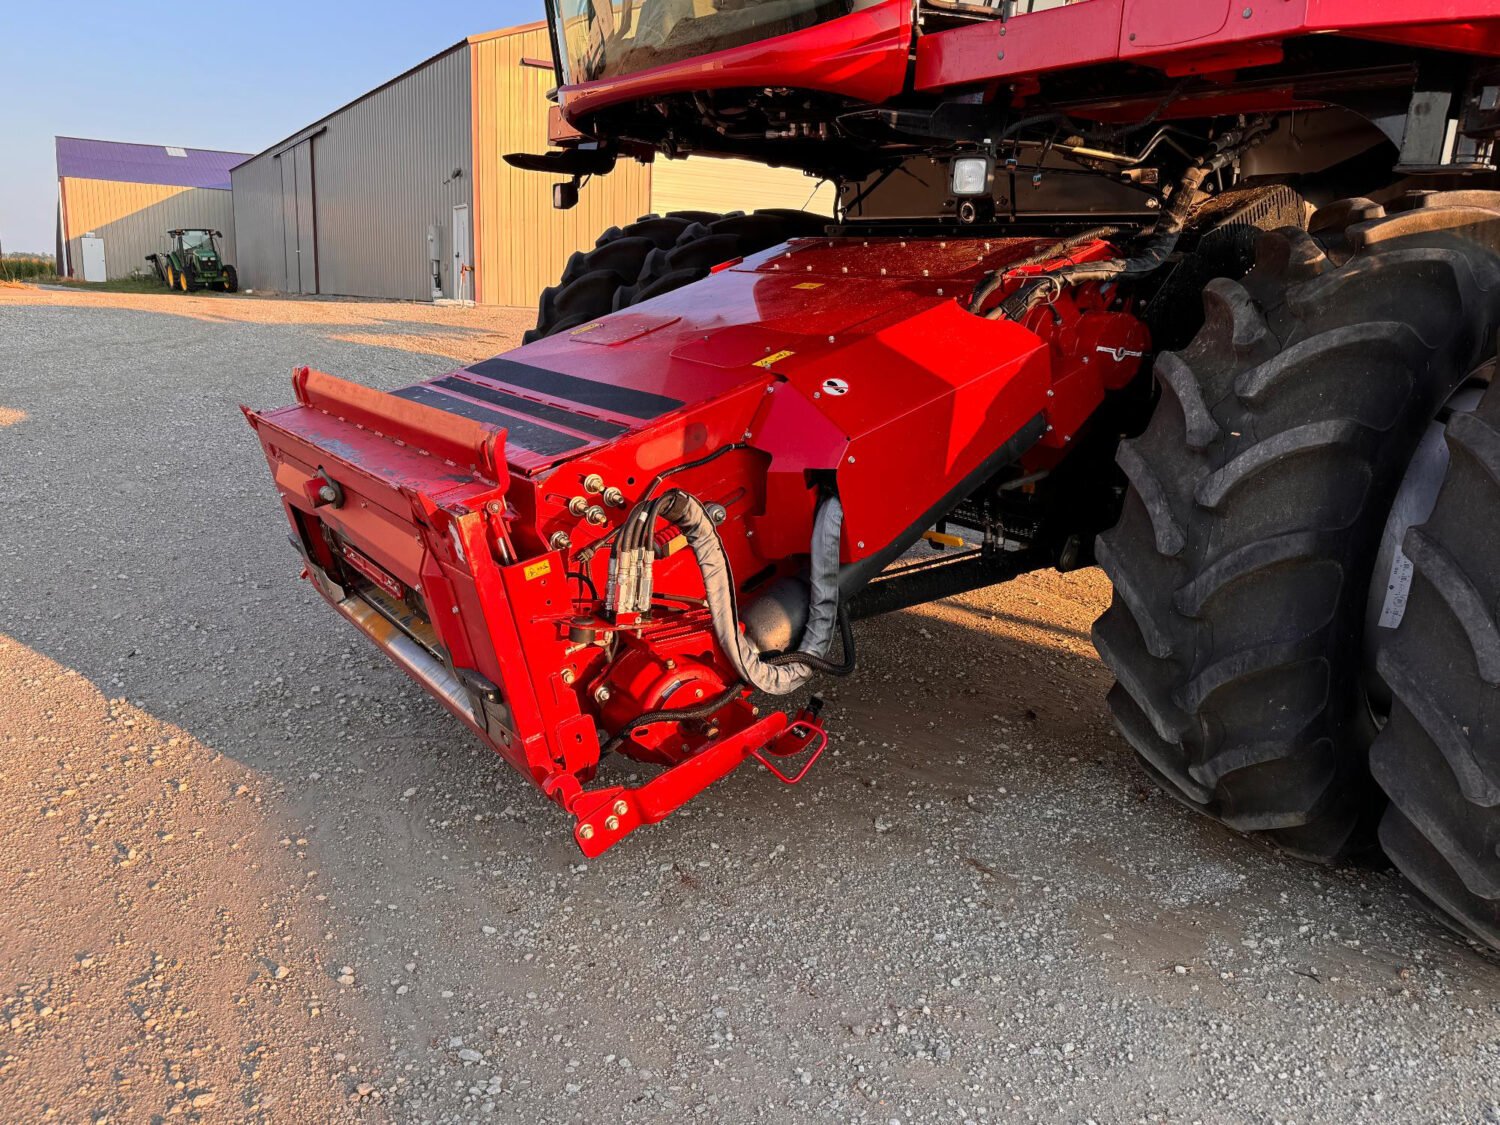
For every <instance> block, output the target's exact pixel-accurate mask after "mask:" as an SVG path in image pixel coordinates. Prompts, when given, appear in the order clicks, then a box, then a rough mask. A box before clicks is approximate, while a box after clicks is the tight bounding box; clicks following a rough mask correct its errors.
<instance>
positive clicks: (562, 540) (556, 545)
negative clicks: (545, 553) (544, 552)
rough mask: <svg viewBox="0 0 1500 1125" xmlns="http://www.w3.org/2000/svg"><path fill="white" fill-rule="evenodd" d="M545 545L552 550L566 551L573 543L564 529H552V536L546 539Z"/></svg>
mask: <svg viewBox="0 0 1500 1125" xmlns="http://www.w3.org/2000/svg"><path fill="white" fill-rule="evenodd" d="M547 545H548V546H549V547H551V548H552V549H553V550H554V551H566V550H567V549H568V548H569V547H571V546H572V545H573V540H572V539H570V538H569V537H568V533H567V532H566V531H554V532H553V533H552V538H550V539H548V540H547Z"/></svg>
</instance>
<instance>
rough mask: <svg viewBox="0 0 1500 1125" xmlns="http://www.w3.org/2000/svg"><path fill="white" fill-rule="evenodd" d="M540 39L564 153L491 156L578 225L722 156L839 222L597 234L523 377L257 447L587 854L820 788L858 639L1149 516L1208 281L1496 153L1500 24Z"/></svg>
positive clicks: (322, 563)
mask: <svg viewBox="0 0 1500 1125" xmlns="http://www.w3.org/2000/svg"><path fill="white" fill-rule="evenodd" d="M551 9H552V10H551V12H550V17H551V22H552V28H553V39H554V46H555V57H556V60H557V66H558V81H559V89H558V92H557V103H558V111H557V113H556V114H555V115H554V117H555V123H556V126H557V127H556V129H555V130H554V132H555V139H556V141H557V142H558V147H555V148H553V149H551V150H549V151H548V152H545V153H533V154H511V156H510V157H509V159H510V160H511V162H512V163H513V164H516V165H518V166H521V167H525V168H529V169H533V170H536V171H538V172H543V173H551V174H553V175H554V176H557V177H561V179H560V180H559V181H558V184H559V187H558V191H557V193H556V195H555V201H556V202H557V204H558V205H559V206H568V205H571V204H573V203H575V202H576V201H577V198H578V193H579V190H580V189H581V190H583V191H587V184H586V181H587V178H588V177H591V176H597V175H601V174H607V173H608V171H609V170H610V169H611V168H613V166H614V165H615V164H616V163H617V162H618V161H622V160H629V159H640V160H653V159H655V160H660V159H668V158H674V157H680V156H685V155H688V154H692V153H700V154H713V155H719V156H732V157H739V158H743V159H749V160H757V161H762V162H766V163H774V164H779V165H786V166H792V167H797V168H801V169H803V170H805V171H807V172H808V173H809V174H810V175H812V176H814V177H818V178H824V179H829V180H832V181H834V183H835V187H836V191H837V201H838V202H837V205H836V213H835V214H833V215H831V216H825V217H823V218H822V219H818V220H814V219H812V218H810V217H808V216H806V215H790V214H787V213H782V212H760V213H756V214H753V215H744V214H741V213H730V214H728V215H724V216H719V215H708V214H704V213H696V212H695V213H678V214H673V215H667V216H660V217H647V218H646V219H643V220H640V221H638V222H636V223H632V224H629V225H627V226H624V227H621V228H616V229H612V230H610V231H607V232H605V234H604V235H603V236H601V238H600V240H599V243H598V245H597V246H596V247H595V248H594V249H592V250H588V251H585V252H580V254H578V255H575V257H574V259H573V260H572V261H571V262H570V263H569V264H568V266H567V268H566V270H565V271H564V273H563V279H562V282H561V283H560V285H559V286H556V287H554V288H552V289H549V290H548V291H547V293H546V294H544V296H543V299H542V302H541V309H540V313H539V320H538V326H537V328H536V329H535V330H534V331H533V332H532V333H530V334H529V336H528V341H529V342H528V343H527V344H526V345H525V346H523V347H520V348H517V349H516V350H514V351H511V352H508V353H506V354H504V355H502V356H498V357H496V358H494V359H490V360H486V361H484V362H482V363H476V364H473V365H471V366H469V367H466V368H463V369H460V370H458V371H455V372H453V373H451V374H449V375H445V376H443V377H442V378H438V379H434V380H432V381H429V382H426V383H423V384H420V385H417V386H413V387H408V388H406V389H403V390H398V391H395V392H393V393H383V392H378V391H374V390H370V389H367V388H364V387H362V386H359V385H356V384H355V383H352V382H347V381H345V380H343V379H339V378H336V377H334V376H331V375H328V374H323V373H319V372H316V371H308V370H303V371H299V372H298V373H297V374H296V376H295V380H294V384H295V389H296V398H297V402H296V405H293V406H290V407H287V408H284V409H279V410H270V411H264V412H257V411H247V415H248V417H249V419H250V421H251V424H252V425H253V426H254V427H255V429H256V432H257V434H258V435H259V438H260V441H261V443H262V445H263V446H264V448H265V453H266V456H267V458H268V460H269V462H270V465H271V469H272V472H273V475H274V477H275V481H276V486H277V488H278V490H279V492H280V495H281V498H282V500H283V503H284V505H285V508H286V513H287V515H288V517H289V518H290V520H291V525H292V529H293V535H292V541H293V544H294V546H295V547H296V549H297V550H298V551H299V552H300V553H301V555H302V556H303V560H304V565H305V568H306V569H305V572H306V575H307V576H308V577H309V578H310V579H311V580H312V582H313V584H314V585H315V586H316V588H317V589H318V590H319V592H320V593H321V594H322V595H323V596H324V597H325V598H326V599H327V600H328V601H329V602H331V603H332V604H333V605H334V606H335V608H337V609H338V610H339V612H341V613H342V614H343V615H344V616H346V617H347V618H349V620H350V621H351V622H353V623H354V624H355V625H356V626H357V627H358V628H360V629H361V630H363V631H364V632H365V633H366V634H368V635H369V636H370V637H371V638H372V639H373V640H374V641H375V642H376V643H377V644H378V645H380V646H381V647H382V648H384V649H385V650H386V651H387V652H388V653H389V654H390V655H391V657H392V658H393V659H394V660H395V661H396V662H397V663H398V664H400V665H401V667H402V668H403V669H404V670H405V671H406V672H407V673H408V674H409V675H411V676H412V677H414V678H415V679H416V680H418V681H419V682H420V683H421V684H423V685H424V686H425V687H426V688H427V689H428V690H429V691H431V692H432V693H433V694H434V695H435V696H436V697H437V698H438V699H440V700H441V701H442V702H443V703H444V704H445V705H446V706H447V707H448V708H449V709H450V710H452V711H453V712H454V713H455V714H456V715H458V716H459V718H461V719H462V720H463V721H464V722H466V723H467V724H468V725H469V726H470V727H471V728H473V730H474V731H475V732H476V733H477V734H478V735H479V736H480V737H481V738H483V739H484V740H485V741H486V742H488V743H489V744H490V745H491V746H492V747H493V748H494V749H495V750H496V751H497V752H498V753H500V754H501V755H503V756H504V757H505V758H506V759H507V760H509V761H510V762H511V763H512V764H513V765H514V766H515V767H516V768H517V769H519V770H520V771H522V772H523V773H525V774H526V775H527V776H529V777H530V778H531V779H532V780H533V781H534V782H535V783H536V784H537V785H538V786H539V787H540V788H541V789H542V791H543V792H544V793H545V794H546V795H547V796H549V797H551V798H552V799H553V800H554V801H556V802H557V803H558V804H560V805H561V806H563V808H565V809H566V810H568V812H569V813H571V814H572V815H573V817H574V818H575V829H574V831H575V836H576V838H577V841H578V843H579V845H580V846H581V847H582V848H583V850H584V851H585V852H586V853H588V854H590V855H593V854H597V853H599V852H601V851H603V850H605V849H606V848H608V847H610V846H611V845H613V844H614V843H617V842H618V841H619V840H620V839H621V838H622V837H623V836H624V835H625V834H627V833H629V832H631V831H632V830H634V829H635V828H637V827H639V826H640V825H642V824H645V823H650V822H654V821H657V820H659V819H661V818H662V817H663V816H665V815H666V814H668V813H669V812H671V811H672V810H673V809H674V808H676V807H677V806H679V805H680V804H682V803H683V802H684V801H685V800H687V799H688V798H690V797H691V796H693V795H694V794H695V793H697V792H699V791H700V790H702V789H703V788H704V787H705V786H707V785H709V784H711V783H712V782H713V781H714V780H716V779H718V778H720V777H722V776H724V775H725V774H726V773H728V772H729V771H730V770H732V769H734V768H735V767H737V766H738V765H740V764H742V763H744V762H745V761H746V760H747V759H749V758H756V759H758V760H759V762H760V763H761V764H762V765H763V766H764V767H766V769H767V770H768V771H770V772H771V773H773V774H775V775H776V776H778V777H780V778H781V779H782V780H784V781H794V780H796V779H798V778H799V777H800V776H801V774H802V772H804V771H805V769H806V767H807V766H808V765H810V764H811V761H812V760H813V759H815V758H816V756H817V755H818V754H819V753H820V752H821V749H822V747H823V745H824V743H825V741H826V735H825V733H824V731H823V729H822V727H821V720H820V719H819V716H818V713H817V711H818V706H817V704H816V702H815V698H813V699H810V698H809V697H810V694H811V691H812V688H813V687H814V686H815V681H816V680H818V679H819V678H820V677H823V676H826V675H833V674H840V673H844V672H847V671H849V669H850V668H851V667H852V665H853V663H854V656H855V648H854V632H855V630H854V628H853V626H852V625H851V621H853V620H856V619H857V618H859V617H861V616H865V615H868V614H871V613H878V612H883V611H886V610H889V609H895V608H900V607H902V606H907V605H912V604H916V603H918V602H921V601H926V600H930V599H932V598H936V597H942V596H945V595H948V594H952V593H955V592H959V591H962V590H965V589H970V588H974V587H977V586H980V585H987V584H990V583H993V582H996V581H999V580H1001V579H1003V578H1005V577H1008V576H1011V575H1014V574H1016V573H1019V572H1021V571H1023V570H1026V569H1033V568H1036V567H1040V566H1050V565H1056V566H1062V567H1065V568H1066V567H1073V566H1080V565H1088V564H1091V563H1092V562H1093V561H1094V543H1095V535H1096V533H1097V532H1099V531H1100V530H1102V529H1104V528H1107V527H1109V526H1110V525H1111V524H1112V523H1113V522H1114V521H1115V519H1116V518H1117V517H1118V516H1119V513H1120V510H1121V504H1122V498H1123V497H1124V496H1125V495H1126V494H1127V486H1129V487H1132V488H1135V489H1136V490H1137V491H1138V492H1140V493H1141V494H1143V495H1144V496H1145V503H1146V505H1147V507H1148V508H1150V506H1151V505H1152V504H1154V503H1156V502H1157V500H1158V499H1159V497H1158V496H1156V495H1155V494H1152V493H1151V489H1152V488H1153V487H1155V488H1157V489H1158V491H1159V490H1160V485H1159V484H1153V482H1152V480H1151V479H1150V478H1149V474H1146V473H1142V472H1138V471H1135V470H1134V469H1133V468H1132V465H1133V463H1131V462H1129V454H1128V453H1125V454H1122V455H1121V457H1122V460H1121V462H1120V464H1121V465H1123V466H1124V467H1125V470H1126V472H1125V473H1121V472H1120V471H1119V469H1117V468H1116V467H1115V464H1114V461H1115V455H1116V447H1117V446H1118V444H1119V439H1120V436H1121V435H1122V434H1124V433H1129V432H1139V430H1140V429H1141V427H1142V425H1143V424H1144V418H1145V412H1146V411H1148V410H1149V409H1150V407H1151V404H1152V402H1153V400H1154V391H1153V384H1152V382H1151V380H1150V378H1149V376H1148V375H1147V370H1148V367H1149V364H1150V362H1151V356H1152V354H1153V352H1155V351H1157V350H1160V349H1162V348H1164V347H1174V348H1175V347H1181V346H1182V345H1184V344H1185V343H1186V342H1187V341H1188V340H1189V339H1190V338H1191V337H1192V335H1193V333H1194V332H1195V331H1197V330H1198V328H1199V327H1200V325H1201V324H1202V320H1203V314H1202V301H1201V293H1202V292H1203V290H1204V288H1205V286H1206V285H1208V282H1209V280H1210V279H1211V278H1214V277H1216V276H1223V275H1228V276H1233V277H1239V276H1243V275H1244V273H1245V271H1246V270H1247V269H1248V268H1249V267H1250V264H1251V261H1252V259H1253V257H1254V246H1255V243H1256V238H1257V236H1258V235H1260V234H1262V233H1263V232H1264V231H1267V230H1274V229H1281V228H1295V229H1302V228H1305V226H1306V223H1307V217H1308V215H1309V214H1310V213H1311V212H1312V211H1313V209H1314V206H1315V205H1317V204H1320V203H1323V202H1325V201H1326V200H1329V199H1332V198H1334V196H1335V195H1337V194H1338V193H1340V192H1341V191H1342V190H1343V188H1344V187H1345V186H1346V184H1347V182H1348V181H1349V178H1350V177H1358V176H1365V177H1368V179H1369V182H1370V183H1372V184H1376V186H1378V187H1379V189H1380V190H1382V191H1384V190H1388V189H1389V190H1395V189H1397V188H1400V187H1403V186H1409V185H1410V184H1411V183H1412V182H1413V181H1412V177H1418V176H1420V177H1429V179H1427V180H1423V181H1420V183H1423V184H1433V185H1438V186H1445V185H1449V184H1450V183H1453V182H1459V181H1462V179H1463V178H1464V177H1466V176H1467V177H1472V176H1475V175H1486V174H1488V173H1490V172H1493V166H1492V163H1491V161H1492V156H1493V152H1492V150H1493V143H1494V135H1495V131H1496V128H1497V127H1500V110H1497V109H1496V97H1495V90H1496V89H1497V88H1500V86H1496V85H1493V84H1490V74H1491V71H1490V69H1489V68H1490V64H1489V63H1488V62H1487V61H1486V59H1487V58H1488V57H1489V56H1490V55H1493V54H1500V18H1497V17H1500V3H1494V4H1469V3H1463V2H1450V3H1444V4H1441V5H1419V4H1416V3H1395V2H1374V0H1361V2H1358V3H1355V2H1352V0H1349V2H1345V0H1275V2H1274V3H1267V2H1265V0H1244V2H1241V0H1236V2H1235V3H1233V4H1229V3H1227V2H1223V0H1078V2H1075V3H1062V2H1049V0H1034V2H1031V3H1025V2H1023V3H1014V2H1011V3H1003V2H1002V3H997V4H989V3H971V2H968V0H941V2H939V0H932V2H928V3H916V4H913V3H910V2H902V0H873V2H859V0H831V2H824V0H768V2H757V0H716V2H715V3H714V4H713V5H711V6H705V5H702V4H698V5H684V4H682V3H679V2H677V0H626V2H625V3H624V4H623V5H622V4H609V3H604V2H602V0H551ZM1428 9H1431V11H1428ZM1437 9H1441V12H1438V11H1437ZM1455 59H1457V60H1460V61H1458V62H1454V60H1455ZM1372 169H1374V170H1373V171H1372ZM1377 181H1378V183H1377ZM811 183H812V182H811V181H809V186H810V187H811ZM1365 202H1368V201H1365ZM1370 206H1371V207H1372V208H1373V207H1374V206H1375V205H1374V204H1370ZM1370 213H1373V212H1370ZM1278 245H1279V246H1280V247H1281V249H1279V250H1278V249H1276V248H1274V247H1273V248H1272V249H1270V250H1267V249H1266V248H1265V246H1264V245H1263V246H1262V259H1263V263H1264V262H1267V261H1270V258H1275V257H1276V254H1278V253H1279V254H1281V257H1282V259H1285V260H1282V261H1281V265H1282V266H1283V267H1285V266H1286V262H1287V261H1290V260H1292V259H1294V258H1296V255H1298V254H1302V255H1304V257H1305V256H1306V254H1307V253H1310V252H1309V251H1308V250H1307V247H1306V245H1305V244H1304V243H1303V242H1299V241H1295V240H1293V241H1291V242H1285V241H1284V242H1283V243H1281V244H1278ZM1287 246H1290V247H1291V249H1290V250H1288V249H1287ZM1267 255H1270V258H1267ZM1278 260H1280V259H1278ZM1297 260H1299V261H1300V260H1301V259H1297ZM1271 265H1275V262H1271ZM1215 284H1217V283H1215ZM1210 290H1211V291H1212V287H1210ZM1246 339H1247V340H1248V339H1249V338H1248V337H1247V338H1246ZM1245 346H1249V344H1246V345H1245ZM1172 370H1173V371H1175V370H1176V369H1175V368H1174V369H1172ZM1172 385H1173V386H1176V385H1177V384H1176V383H1173V384H1172ZM1178 391H1179V393H1180V392H1181V388H1180V387H1178ZM1185 401H1187V402H1188V403H1189V406H1188V407H1186V408H1185V409H1188V410H1189V412H1190V422H1192V423H1193V433H1194V435H1195V436H1197V435H1199V434H1208V433H1209V432H1210V430H1209V427H1208V425H1207V423H1205V422H1204V421H1203V420H1202V419H1201V418H1198V417H1197V416H1196V415H1195V414H1192V413H1191V412H1192V411H1193V410H1196V405H1195V404H1196V400H1195V399H1192V398H1191V396H1189V397H1188V398H1187V399H1186V400H1185ZM1212 432H1213V433H1214V434H1217V433H1218V429H1217V428H1215V429H1214V430H1213V431H1212ZM1127 477H1128V479H1127ZM1152 510H1155V509H1152ZM1159 530H1160V542H1161V544H1162V546H1163V547H1164V548H1165V547H1170V546H1171V545H1172V542H1171V540H1172V538H1173V534H1174V533H1175V530H1176V529H1175V528H1174V527H1172V526H1170V525H1169V524H1167V523H1163V524H1161V525H1160V529H1159ZM954 531H958V532H961V533H962V534H961V535H953V534H952V532H954ZM924 535H926V536H927V537H929V538H930V539H931V540H933V542H934V546H946V547H947V548H948V550H946V551H944V552H943V553H941V554H937V553H934V554H931V555H930V556H927V557H925V558H924V559H923V560H920V561H917V562H911V561H910V556H908V551H909V550H910V548H911V547H912V546H913V545H914V544H916V543H918V542H919V540H921V539H922V538H923V537H924ZM903 560H904V561H903ZM1122 679H1123V677H1122ZM783 700H793V701H795V702H794V704H793V705H792V706H791V707H789V708H788V710H787V711H783V710H780V709H778V708H777V702H778V701H783ZM613 755H620V756H624V757H626V758H631V759H634V760H636V761H638V762H642V763H647V764H649V766H650V767H651V769H650V770H649V771H647V772H648V773H649V775H650V776H649V779H648V780H646V781H644V782H642V783H640V784H638V785H636V786H634V787H626V786H624V785H622V784H618V783H613V782H611V781H609V780H606V779H607V778H608V777H609V776H610V772H609V771H608V770H604V771H600V767H601V759H603V758H606V757H609V756H613ZM596 771H599V773H600V775H599V777H597V778H596ZM625 772H627V771H624V770H621V771H619V773H618V775H617V776H623V775H624V773H625Z"/></svg>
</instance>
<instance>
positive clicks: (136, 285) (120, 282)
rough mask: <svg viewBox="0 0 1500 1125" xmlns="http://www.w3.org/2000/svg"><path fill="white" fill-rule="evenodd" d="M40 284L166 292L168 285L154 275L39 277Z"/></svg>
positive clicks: (93, 290)
mask: <svg viewBox="0 0 1500 1125" xmlns="http://www.w3.org/2000/svg"><path fill="white" fill-rule="evenodd" d="M33 280H35V281H36V282H37V284H39V285H62V286H66V287H67V288H69V289H84V290H87V291H88V292H90V293H165V292H167V287H166V286H165V285H163V284H162V283H161V282H159V281H157V280H156V278H154V277H143V276H136V277H117V278H115V279H113V280H112V281H79V280H78V279H77V278H74V277H57V276H56V275H54V276H52V277H38V278H35V279H33Z"/></svg>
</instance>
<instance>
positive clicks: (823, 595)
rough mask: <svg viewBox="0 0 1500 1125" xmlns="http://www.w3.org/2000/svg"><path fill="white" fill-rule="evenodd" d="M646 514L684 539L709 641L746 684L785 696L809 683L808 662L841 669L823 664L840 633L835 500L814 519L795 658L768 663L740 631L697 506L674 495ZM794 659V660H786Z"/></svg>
mask: <svg viewBox="0 0 1500 1125" xmlns="http://www.w3.org/2000/svg"><path fill="white" fill-rule="evenodd" d="M658 503H660V507H658ZM648 513H651V514H654V515H660V516H661V517H663V518H665V519H668V520H671V521H672V522H673V523H674V524H676V525H677V527H678V528H679V529H680V530H681V531H682V533H683V535H684V536H685V537H686V538H687V541H688V546H689V547H691V548H692V551H693V555H694V557H695V558H696V559H697V560H698V569H699V570H700V571H701V572H702V575H703V588H704V591H705V592H706V593H707V596H708V608H709V614H710V616H711V618H712V622H713V631H714V637H715V638H716V639H717V640H718V642H719V647H720V648H722V649H723V650H724V652H725V654H726V655H727V656H728V657H729V660H730V663H731V664H733V665H734V667H735V670H736V671H737V672H739V674H740V678H741V679H743V680H744V681H745V683H747V684H750V685H751V686H752V687H754V688H756V689H757V690H759V691H763V692H765V693H767V694H768V695H788V694H790V693H791V692H794V691H796V690H797V689H798V688H799V687H801V686H802V685H803V684H804V683H806V682H807V681H808V679H810V678H811V677H812V675H813V672H814V668H815V666H814V664H813V663H812V662H813V661H818V662H820V664H821V667H818V669H817V670H825V669H829V668H842V665H833V664H830V663H828V662H827V661H825V659H824V658H825V657H826V656H827V653H828V649H829V646H830V644H831V643H832V641H833V634H834V630H835V629H836V628H844V626H842V625H841V624H840V614H839V587H838V577H839V539H840V536H841V534H842V531H843V522H844V508H843V505H842V504H841V503H840V502H839V499H838V497H836V496H830V497H828V498H827V499H825V500H824V501H823V502H822V504H820V505H819V507H818V511H817V514H816V515H815V516H814V517H813V536H812V549H811V556H812V557H811V562H810V567H811V575H810V578H811V586H812V593H811V595H810V597H809V603H808V613H807V624H806V625H805V626H804V627H803V630H802V641H801V644H799V645H798V647H797V649H796V650H795V652H791V653H784V654H782V655H781V656H779V657H772V658H770V659H767V658H766V657H764V656H762V655H761V653H760V651H759V650H758V649H757V648H756V647H755V645H754V644H753V643H752V642H751V641H750V639H749V638H748V637H746V636H745V634H744V632H743V631H742V630H741V629H740V614H739V600H738V594H737V593H736V590H735V583H734V575H733V573H732V572H731V570H730V568H729V559H728V557H727V556H726V555H725V553H724V543H723V541H722V540H721V539H720V538H719V532H718V529H717V528H716V527H715V526H714V522H713V519H712V518H711V517H710V516H709V514H708V512H707V510H706V509H705V508H704V507H703V504H702V502H701V501H700V500H699V499H698V498H697V497H695V496H692V495H690V494H688V493H686V492H682V491H680V490H674V491H672V492H669V493H667V494H666V495H665V496H663V497H661V498H660V501H652V502H651V505H650V508H649V509H648ZM643 514H644V513H643ZM653 522H654V521H653ZM851 632H852V630H851ZM845 635H846V636H848V635H849V634H848V633H846V634H845ZM793 657H795V658H798V659H788V658H793ZM852 658H853V648H852V647H849V648H847V649H846V651H845V663H849V662H850V661H851V660H852Z"/></svg>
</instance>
